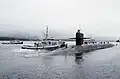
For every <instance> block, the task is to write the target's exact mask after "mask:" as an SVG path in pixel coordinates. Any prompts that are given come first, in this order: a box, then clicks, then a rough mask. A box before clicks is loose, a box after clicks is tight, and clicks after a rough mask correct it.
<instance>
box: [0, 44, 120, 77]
mask: <svg viewBox="0 0 120 79" xmlns="http://www.w3.org/2000/svg"><path fill="white" fill-rule="evenodd" d="M32 43H33V42H25V44H32ZM71 44H74V42H69V45H71ZM21 46H22V45H2V44H0V79H119V78H120V45H118V46H115V47H112V48H108V49H102V50H97V51H94V52H89V53H85V54H84V55H83V57H81V58H76V57H75V56H68V55H65V56H60V55H59V56H41V53H44V52H49V51H45V50H42V51H35V50H23V49H21Z"/></svg>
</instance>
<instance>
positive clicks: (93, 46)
mask: <svg viewBox="0 0 120 79" xmlns="http://www.w3.org/2000/svg"><path fill="white" fill-rule="evenodd" d="M70 39H75V40H76V45H73V46H70V47H68V48H64V49H63V48H61V49H62V50H61V49H58V50H54V51H52V52H51V53H48V55H52V56H53V55H66V54H67V55H75V56H76V57H80V56H81V55H82V54H83V53H87V52H91V51H95V50H100V49H106V48H110V47H113V46H114V45H113V44H111V43H109V42H95V41H93V42H91V43H90V42H85V41H84V40H85V39H90V38H87V37H84V34H83V33H81V32H80V30H78V31H77V32H76V37H75V38H70Z"/></svg>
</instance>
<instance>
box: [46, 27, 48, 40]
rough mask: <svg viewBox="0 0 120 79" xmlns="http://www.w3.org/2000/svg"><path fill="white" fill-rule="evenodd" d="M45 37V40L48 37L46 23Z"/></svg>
mask: <svg viewBox="0 0 120 79" xmlns="http://www.w3.org/2000/svg"><path fill="white" fill-rule="evenodd" d="M45 39H46V40H47V39H48V25H47V27H46V34H45Z"/></svg>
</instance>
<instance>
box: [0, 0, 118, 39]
mask: <svg viewBox="0 0 120 79" xmlns="http://www.w3.org/2000/svg"><path fill="white" fill-rule="evenodd" d="M79 24H82V27H81V28H82V32H84V33H85V34H86V35H88V36H108V37H120V0H0V34H1V33H2V34H1V35H3V36H4V35H8V36H9V35H11V34H13V35H23V36H24V35H31V36H43V34H44V30H45V26H46V25H48V26H49V30H50V35H51V36H54V37H55V36H56V35H61V36H62V37H66V36H67V37H72V36H74V33H75V32H76V31H77V29H78V27H79Z"/></svg>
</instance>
